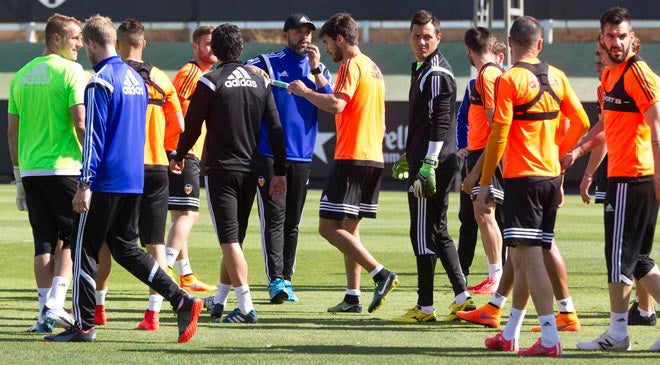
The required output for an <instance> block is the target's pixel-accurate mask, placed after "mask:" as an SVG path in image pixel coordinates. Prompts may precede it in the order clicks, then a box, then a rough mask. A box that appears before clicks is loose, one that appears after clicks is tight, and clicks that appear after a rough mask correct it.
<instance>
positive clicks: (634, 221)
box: [604, 176, 658, 285]
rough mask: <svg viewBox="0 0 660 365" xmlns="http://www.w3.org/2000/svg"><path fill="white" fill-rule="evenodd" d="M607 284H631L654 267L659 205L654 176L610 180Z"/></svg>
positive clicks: (606, 213)
mask: <svg viewBox="0 0 660 365" xmlns="http://www.w3.org/2000/svg"><path fill="white" fill-rule="evenodd" d="M604 218H605V261H606V263H607V282H608V283H623V284H626V285H632V279H633V277H634V278H636V279H640V278H642V277H644V275H646V274H647V273H648V272H649V271H651V270H652V269H653V268H654V267H655V262H654V261H653V259H652V258H651V257H650V255H651V250H652V248H653V235H654V233H655V223H656V220H657V218H658V203H657V202H656V201H655V189H654V188H653V176H646V177H641V178H637V179H633V178H610V179H609V181H608V187H607V195H606V199H605V203H604Z"/></svg>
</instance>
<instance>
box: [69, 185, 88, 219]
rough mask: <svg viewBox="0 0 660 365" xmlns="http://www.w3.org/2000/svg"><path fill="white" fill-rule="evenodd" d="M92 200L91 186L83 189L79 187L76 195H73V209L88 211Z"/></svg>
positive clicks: (79, 211) (81, 211) (80, 211)
mask: <svg viewBox="0 0 660 365" xmlns="http://www.w3.org/2000/svg"><path fill="white" fill-rule="evenodd" d="M91 201H92V190H90V189H89V188H86V189H83V188H78V191H76V195H74V196H73V201H72V202H71V203H72V204H73V210H75V211H76V212H77V213H81V214H82V213H87V212H89V204H90V202H91Z"/></svg>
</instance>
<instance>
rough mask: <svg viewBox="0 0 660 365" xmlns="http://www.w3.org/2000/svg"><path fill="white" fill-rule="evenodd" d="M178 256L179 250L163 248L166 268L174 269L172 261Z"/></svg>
mask: <svg viewBox="0 0 660 365" xmlns="http://www.w3.org/2000/svg"><path fill="white" fill-rule="evenodd" d="M177 256H179V250H177V249H175V248H172V247H165V259H166V260H167V267H170V268H171V267H174V261H176V257H177Z"/></svg>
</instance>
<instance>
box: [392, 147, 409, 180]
mask: <svg viewBox="0 0 660 365" xmlns="http://www.w3.org/2000/svg"><path fill="white" fill-rule="evenodd" d="M392 177H393V178H395V179H397V180H405V179H407V178H408V159H407V158H406V153H405V152H404V153H403V154H401V156H399V159H398V160H397V161H396V162H395V163H394V166H392Z"/></svg>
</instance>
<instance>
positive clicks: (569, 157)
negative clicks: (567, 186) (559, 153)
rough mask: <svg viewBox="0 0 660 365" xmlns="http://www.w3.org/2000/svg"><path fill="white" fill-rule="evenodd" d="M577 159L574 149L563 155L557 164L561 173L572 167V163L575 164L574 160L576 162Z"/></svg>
mask: <svg viewBox="0 0 660 365" xmlns="http://www.w3.org/2000/svg"><path fill="white" fill-rule="evenodd" d="M577 158H578V156H577V152H576V151H575V149H572V150H570V151H569V152H568V153H567V154H565V155H564V156H563V157H562V158H560V159H559V164H560V165H561V169H562V171H564V170H566V169H567V168H569V167H571V166H573V163H574V162H575V160H577Z"/></svg>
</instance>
